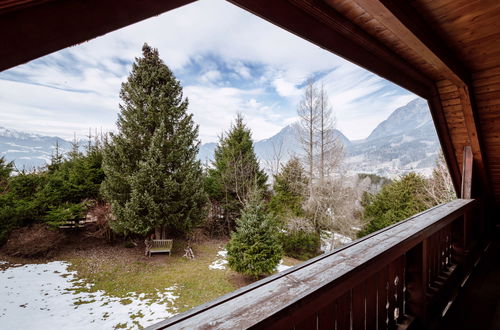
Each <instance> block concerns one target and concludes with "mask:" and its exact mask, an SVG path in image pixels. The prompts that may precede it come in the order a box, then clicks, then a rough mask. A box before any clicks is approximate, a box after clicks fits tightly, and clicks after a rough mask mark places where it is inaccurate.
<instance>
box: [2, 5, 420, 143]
mask: <svg viewBox="0 0 500 330" xmlns="http://www.w3.org/2000/svg"><path fill="white" fill-rule="evenodd" d="M144 42H148V43H149V44H150V45H151V46H153V47H156V48H158V50H159V52H160V56H161V57H162V58H163V59H164V61H165V62H166V63H167V64H168V65H169V66H170V68H171V69H172V70H173V71H174V72H175V73H176V75H177V76H178V77H179V78H180V79H181V82H182V83H183V85H184V86H185V90H184V92H185V95H186V96H188V97H189V100H190V111H192V112H193V113H194V118H195V120H196V121H197V122H198V123H199V124H200V137H201V138H202V140H203V141H204V142H207V141H214V140H215V139H216V137H217V136H218V135H219V134H220V133H221V132H222V131H223V130H225V129H227V128H228V127H229V124H230V122H231V120H232V119H234V116H235V114H236V113H237V112H242V113H243V114H244V115H245V117H246V119H247V122H248V125H249V126H250V127H251V128H252V129H253V131H254V138H255V139H261V138H267V137H269V136H271V135H272V134H275V133H276V132H277V131H279V129H280V128H282V127H283V126H285V125H286V124H288V123H290V122H291V121H292V120H293V118H295V116H296V113H295V111H296V110H295V109H296V104H297V102H298V100H299V99H300V96H301V93H302V91H301V90H300V89H299V88H298V87H297V86H299V85H300V84H301V83H303V82H304V80H305V79H306V78H307V77H309V76H311V75H312V74H314V73H318V72H326V71H328V70H332V69H334V70H333V71H331V72H329V73H328V74H327V75H326V76H325V77H323V80H324V83H325V88H327V91H328V92H329V94H330V97H331V103H332V104H333V106H334V110H335V112H336V117H337V122H338V127H339V128H340V129H341V130H342V131H343V132H344V133H345V134H346V135H347V136H348V137H349V138H363V137H365V136H367V135H368V134H369V133H370V130H371V129H373V128H374V127H375V126H376V125H377V124H378V123H379V122H380V121H381V120H383V119H385V117H387V115H388V114H389V113H390V111H392V110H394V108H395V106H400V105H402V104H403V103H404V102H406V101H407V100H410V99H411V98H414V96H413V94H411V93H408V92H404V91H402V90H401V89H399V88H396V87H391V85H390V84H389V83H387V82H386V81H384V80H383V79H381V78H379V77H377V76H375V75H373V74H371V73H367V72H366V71H365V70H363V69H361V68H359V67H357V66H355V65H353V64H351V63H349V62H347V61H345V60H343V59H341V58H339V57H337V56H335V55H332V54H331V53H329V52H327V51H325V50H323V49H321V48H319V47H317V46H315V45H313V44H311V43H309V42H307V41H305V40H303V39H301V38H299V37H297V36H295V35H293V34H291V33H289V32H287V31H284V30H282V29H280V28H277V27H275V26H273V25H272V24H270V23H268V22H266V21H264V20H262V19H260V18H258V17H256V16H254V15H252V14H250V13H247V12H245V11H243V10H241V9H240V8H238V7H236V6H234V5H232V4H230V3H228V2H226V1H222V0H202V1H197V2H194V3H192V4H190V5H186V6H184V7H181V8H179V9H176V10H173V11H171V12H167V13H165V14H163V15H160V16H158V17H154V18H151V19H148V20H145V21H142V22H140V23H137V24H135V25H132V26H129V27H125V28H123V29H120V30H118V31H115V32H113V33H109V34H107V35H105V36H102V37H100V38H97V39H94V40H91V41H89V42H86V43H83V44H80V45H78V46H74V47H70V48H68V49H66V50H63V51H60V52H57V53H54V54H52V55H49V56H46V57H44V58H43V59H42V60H39V61H33V62H30V63H28V64H25V65H21V66H19V67H16V68H14V69H11V70H9V71H8V72H6V73H3V74H2V75H0V91H1V92H0V111H1V115H0V125H4V126H9V127H12V128H16V129H25V130H31V131H35V132H39V133H50V134H51V135H52V134H59V135H61V136H62V137H66V138H72V136H73V132H75V131H76V132H77V133H79V132H81V131H83V133H81V134H85V132H86V130H87V127H98V128H99V127H103V129H113V128H114V127H115V126H114V125H115V121H116V114H117V113H118V103H119V98H118V93H119V90H120V86H121V82H123V81H124V80H125V79H126V77H127V75H128V73H129V72H130V70H131V62H132V61H133V59H134V57H138V56H140V54H141V47H142V44H143V43H144ZM211 58H216V59H218V60H220V61H222V62H223V64H224V66H225V68H226V69H225V70H222V68H221V67H219V66H218V63H216V62H215V61H214V60H212V59H211ZM193 63H196V64H197V65H198V66H199V67H200V68H201V69H200V71H199V72H190V71H189V70H192V67H191V65H192V64H193ZM219 64H220V63H219ZM255 68H258V69H259V70H255ZM228 69H229V70H231V72H230V73H229V72H228V71H227V70H228ZM193 75H194V76H196V79H194V80H189V79H188V80H189V81H182V78H183V77H190V78H192V77H193ZM236 75H237V77H239V79H242V80H244V81H246V82H247V85H251V86H253V87H249V89H246V88H244V87H238V88H236V87H234V86H233V87H228V86H231V84H230V80H231V79H234V77H235V76H236ZM2 79H3V80H2ZM6 79H10V80H12V79H15V80H18V82H13V81H9V80H6ZM273 91H274V92H273ZM382 91H384V92H385V94H386V95H385V96H384V97H383V98H382V97H379V98H374V97H371V96H373V95H379V94H381V93H382ZM273 93H274V94H273Z"/></svg>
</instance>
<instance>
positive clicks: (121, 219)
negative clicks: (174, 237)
mask: <svg viewBox="0 0 500 330" xmlns="http://www.w3.org/2000/svg"><path fill="white" fill-rule="evenodd" d="M142 53H143V56H142V57H140V58H136V61H135V63H134V64H133V67H132V72H131V74H130V75H129V77H128V79H127V81H126V82H125V83H123V84H122V88H121V91H120V98H121V100H122V104H120V110H121V113H120V114H119V116H118V122H117V125H118V129H119V132H118V133H117V134H112V135H111V138H110V141H108V142H105V148H104V159H103V168H104V171H105V174H106V180H105V181H104V182H103V184H102V188H101V190H102V193H103V195H104V197H105V198H106V199H107V200H108V201H109V202H110V203H111V205H112V210H113V214H114V215H115V217H116V221H113V222H112V228H113V229H114V230H115V231H117V232H120V233H125V234H126V233H130V232H131V233H138V234H143V235H145V234H147V233H149V232H150V231H151V230H153V229H155V231H156V234H157V237H158V238H159V236H165V232H166V231H167V230H168V231H180V232H187V231H189V230H190V229H191V228H192V227H193V226H195V225H196V224H197V223H199V222H200V221H201V220H202V219H203V217H204V207H205V203H206V195H205V193H204V191H203V179H202V170H201V164H200V162H199V161H197V160H196V155H197V153H198V149H199V141H198V127H197V126H196V125H195V123H194V122H193V118H192V117H193V116H192V114H188V113H187V109H188V100H187V99H183V94H182V87H181V84H180V82H179V81H178V80H177V79H176V78H175V76H174V74H173V73H172V72H171V71H170V69H169V68H168V67H167V66H166V65H165V64H164V63H163V61H162V60H161V59H160V57H159V54H158V50H157V49H153V48H151V47H149V46H148V45H147V44H144V46H143V48H142Z"/></svg>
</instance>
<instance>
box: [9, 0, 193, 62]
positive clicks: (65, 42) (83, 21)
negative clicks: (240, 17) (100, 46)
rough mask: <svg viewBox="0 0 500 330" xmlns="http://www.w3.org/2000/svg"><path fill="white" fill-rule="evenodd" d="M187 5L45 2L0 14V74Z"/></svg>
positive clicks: (181, 1) (175, 1)
mask: <svg viewBox="0 0 500 330" xmlns="http://www.w3.org/2000/svg"><path fill="white" fill-rule="evenodd" d="M190 2H192V0H170V1H155V0H144V1H135V0H122V1H113V0H86V1H80V0H65V1H44V2H39V3H38V2H37V5H34V6H30V7H23V8H21V9H20V10H15V11H8V12H3V13H1V14H0V31H2V33H1V34H0V45H2V46H1V47H0V71H3V70H6V69H8V68H11V67H14V66H16V65H19V64H22V63H25V62H28V61H30V60H33V59H35V58H37V57H41V56H43V55H47V54H50V53H52V52H55V51H57V50H60V49H63V48H66V47H69V46H73V45H76V44H78V43H81V42H84V41H87V40H89V39H92V38H95V37H98V36H101V35H103V34H105V33H108V32H110V31H114V30H116V29H119V28H122V27H124V26H127V25H130V24H133V23H136V22H139V21H141V20H143V19H146V18H149V17H152V16H155V15H159V14H161V13H163V12H166V11H169V10H172V9H174V8H177V7H180V6H183V5H185V4H188V3H190ZM47 17H50V19H47Z"/></svg>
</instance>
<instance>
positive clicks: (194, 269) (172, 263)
mask: <svg viewBox="0 0 500 330" xmlns="http://www.w3.org/2000/svg"><path fill="white" fill-rule="evenodd" d="M180 243H181V244H182V242H180ZM178 244H179V243H178ZM222 247H223V243H221V242H215V241H212V242H205V243H204V244H202V245H194V246H193V251H194V253H195V256H196V258H195V259H192V260H188V259H186V258H184V257H182V255H183V252H182V251H183V246H180V247H179V246H177V249H176V247H174V251H173V253H172V256H167V255H163V254H162V255H154V256H153V257H152V258H151V259H152V260H151V261H150V260H147V261H145V262H144V261H134V262H132V263H130V262H127V261H125V260H124V261H120V260H116V259H112V260H111V261H110V262H102V260H100V259H101V258H99V259H96V258H92V257H91V256H90V257H70V258H68V261H69V262H70V263H71V264H72V266H71V267H70V269H71V270H76V271H77V272H78V276H79V277H80V278H83V279H85V280H86V281H87V282H88V283H92V284H93V286H92V289H91V290H92V291H96V290H103V291H105V292H106V293H107V294H109V295H112V296H116V297H123V298H124V302H125V303H126V301H125V300H126V297H127V296H128V293H129V292H136V293H144V294H145V298H153V299H157V292H158V290H160V291H162V290H163V289H165V288H169V287H172V286H175V287H176V290H175V291H174V294H175V295H178V296H179V298H178V299H177V300H176V301H175V307H176V308H177V311H178V312H183V311H186V310H188V309H190V308H192V307H194V306H197V305H200V304H203V303H205V302H208V301H210V300H213V299H215V298H217V297H219V296H221V295H224V294H226V293H228V292H231V291H234V290H235V289H237V288H238V287H239V286H241V285H239V284H238V281H235V278H237V277H238V276H240V275H238V274H236V273H234V272H233V271H231V270H228V269H226V270H210V269H209V268H208V266H209V265H210V264H211V263H212V262H213V261H214V260H215V259H216V256H217V252H218V251H219V250H221V248H222ZM138 259H139V258H138ZM243 282H244V281H243ZM82 290H86V289H84V288H82Z"/></svg>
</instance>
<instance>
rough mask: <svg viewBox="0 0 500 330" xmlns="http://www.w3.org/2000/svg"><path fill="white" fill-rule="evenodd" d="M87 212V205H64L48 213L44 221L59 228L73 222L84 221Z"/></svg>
mask: <svg viewBox="0 0 500 330" xmlns="http://www.w3.org/2000/svg"><path fill="white" fill-rule="evenodd" d="M86 210H87V205H86V203H79V204H63V205H59V206H57V207H54V208H52V209H51V210H50V211H48V212H47V214H46V215H45V216H44V219H45V222H46V223H47V224H48V225H50V226H52V227H58V226H61V225H64V224H66V223H68V222H71V221H75V222H78V221H80V220H81V219H83V217H84V215H85V211H86Z"/></svg>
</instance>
